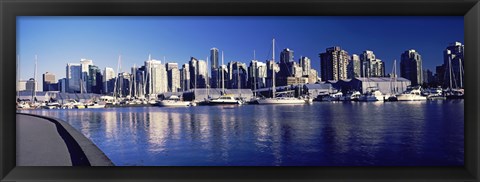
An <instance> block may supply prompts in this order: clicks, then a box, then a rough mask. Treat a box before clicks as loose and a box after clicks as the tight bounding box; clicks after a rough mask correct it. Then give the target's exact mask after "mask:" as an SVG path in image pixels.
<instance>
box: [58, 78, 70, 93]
mask: <svg viewBox="0 0 480 182" xmlns="http://www.w3.org/2000/svg"><path fill="white" fill-rule="evenodd" d="M57 87H58V91H60V92H61V93H66V92H67V91H68V86H67V78H62V79H59V80H58V84H57Z"/></svg>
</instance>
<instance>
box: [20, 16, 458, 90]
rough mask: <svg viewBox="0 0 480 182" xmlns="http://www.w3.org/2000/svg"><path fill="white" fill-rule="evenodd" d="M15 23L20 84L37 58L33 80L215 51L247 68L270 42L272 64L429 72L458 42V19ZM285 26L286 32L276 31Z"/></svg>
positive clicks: (267, 54)
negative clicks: (328, 60) (356, 58)
mask: <svg viewBox="0 0 480 182" xmlns="http://www.w3.org/2000/svg"><path fill="white" fill-rule="evenodd" d="M17 21H18V25H17V28H18V29H17V31H18V32H17V36H18V37H17V41H18V44H17V51H18V52H17V54H18V55H19V57H20V62H19V69H20V73H19V77H20V78H19V79H20V80H28V79H29V78H32V77H33V70H34V55H38V69H37V80H40V79H39V78H40V77H41V74H43V73H45V72H50V73H53V74H55V75H56V77H57V79H59V78H65V66H66V64H67V63H77V62H79V60H80V59H90V60H92V61H93V64H95V65H97V66H98V67H99V68H100V69H101V70H103V69H104V68H105V67H111V68H114V70H115V73H116V74H118V73H117V72H116V69H115V68H116V67H117V60H118V56H119V55H122V70H123V71H129V70H130V68H131V67H132V66H133V65H134V64H136V65H141V64H142V63H143V62H144V61H146V60H148V55H149V54H151V55H152V58H155V59H157V60H162V63H166V62H176V63H178V64H179V65H182V64H185V63H187V62H188V61H189V60H190V57H195V58H197V59H199V60H206V59H207V57H209V56H210V49H211V48H214V47H216V48H218V49H219V51H220V52H224V54H225V63H224V64H227V63H228V62H231V61H240V62H243V63H247V64H248V63H249V62H250V61H251V60H252V59H253V58H254V50H255V52H256V59H257V60H259V61H261V62H266V60H267V59H270V58H271V39H272V38H273V37H275V38H276V40H277V45H276V50H275V54H276V55H275V57H276V62H279V61H280V59H279V58H280V52H281V50H283V49H284V48H289V49H291V50H293V51H294V52H295V54H294V60H295V61H296V62H298V60H299V59H300V57H302V56H306V57H308V58H309V59H310V60H311V64H312V68H313V69H315V70H317V71H319V70H320V66H319V65H320V58H319V56H318V55H319V53H322V52H324V51H325V49H326V48H328V47H332V46H340V47H342V49H345V50H346V51H348V52H349V54H350V55H352V54H357V55H359V54H361V53H362V52H363V51H365V50H372V51H374V52H375V55H376V57H377V58H379V59H381V60H382V61H384V62H385V72H386V73H387V74H388V73H389V72H391V67H392V64H393V60H394V59H396V60H397V66H398V65H399V61H400V56H401V54H402V53H403V52H404V51H405V50H409V49H415V50H417V51H418V52H419V53H420V54H421V55H422V59H423V67H424V69H430V70H432V71H434V70H435V66H438V65H441V64H442V63H443V51H444V50H445V48H446V47H447V46H448V45H449V44H450V43H452V42H456V41H459V42H464V40H463V17H19V18H18V19H17ZM317 23H318V24H317ZM224 24H226V26H224V27H221V26H220V25H224ZM264 24H266V25H268V26H263V25H264ZM127 25H129V26H127ZM285 25H292V26H291V27H292V28H291V29H288V28H287V29H285V28H281V27H283V26H285ZM367 25H369V26H367ZM372 25H373V26H372ZM374 25H379V26H378V27H377V26H374ZM390 25H396V26H390ZM208 27H210V28H208ZM211 27H214V28H211ZM263 27H266V28H263ZM295 27H299V28H295ZM325 27H328V29H325ZM399 27H400V28H399ZM411 27H418V29H412V28H411ZM152 28H154V30H150V29H152ZM322 28H323V29H322ZM440 28H442V29H440ZM144 34H145V35H144ZM227 34H228V35H227ZM246 35H248V36H246ZM246 37H248V38H246ZM278 40H280V41H278ZM390 42H395V43H394V44H391V43H390ZM186 45H188V46H186ZM386 45H387V46H386ZM164 56H165V57H166V60H167V61H164ZM29 57H31V59H29ZM432 60H435V61H432ZM45 62H47V63H48V64H45ZM209 64H211V62H210V63H209ZM52 65H53V66H52ZM56 65H58V66H56ZM210 67H211V66H209V69H210ZM29 70H31V71H29ZM208 72H210V71H208ZM210 77H211V75H210ZM39 87H40V88H41V87H42V84H41V83H39Z"/></svg>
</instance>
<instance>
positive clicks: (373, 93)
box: [358, 87, 385, 102]
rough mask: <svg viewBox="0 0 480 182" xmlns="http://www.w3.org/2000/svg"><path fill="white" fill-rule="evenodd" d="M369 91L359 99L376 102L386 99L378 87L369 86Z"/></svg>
mask: <svg viewBox="0 0 480 182" xmlns="http://www.w3.org/2000/svg"><path fill="white" fill-rule="evenodd" d="M369 89H370V90H369V91H367V92H366V93H365V94H363V95H362V96H360V97H359V98H358V101H363V102H375V101H384V100H385V95H383V93H382V92H380V91H379V90H378V88H376V87H369Z"/></svg>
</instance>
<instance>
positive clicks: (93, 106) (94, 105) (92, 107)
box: [86, 102, 106, 109]
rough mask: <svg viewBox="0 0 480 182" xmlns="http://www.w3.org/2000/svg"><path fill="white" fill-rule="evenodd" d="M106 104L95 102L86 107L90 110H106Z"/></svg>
mask: <svg viewBox="0 0 480 182" xmlns="http://www.w3.org/2000/svg"><path fill="white" fill-rule="evenodd" d="M105 105H106V102H94V103H91V104H87V105H86V107H87V108H89V109H98V108H105Z"/></svg>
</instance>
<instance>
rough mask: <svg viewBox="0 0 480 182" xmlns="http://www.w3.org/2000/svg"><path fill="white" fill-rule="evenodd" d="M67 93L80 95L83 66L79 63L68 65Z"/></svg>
mask: <svg viewBox="0 0 480 182" xmlns="http://www.w3.org/2000/svg"><path fill="white" fill-rule="evenodd" d="M66 70H67V73H66V77H65V78H66V79H67V89H66V90H67V92H69V93H80V92H81V90H80V88H81V87H80V84H81V79H82V65H80V64H77V63H68V64H67V67H66Z"/></svg>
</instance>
